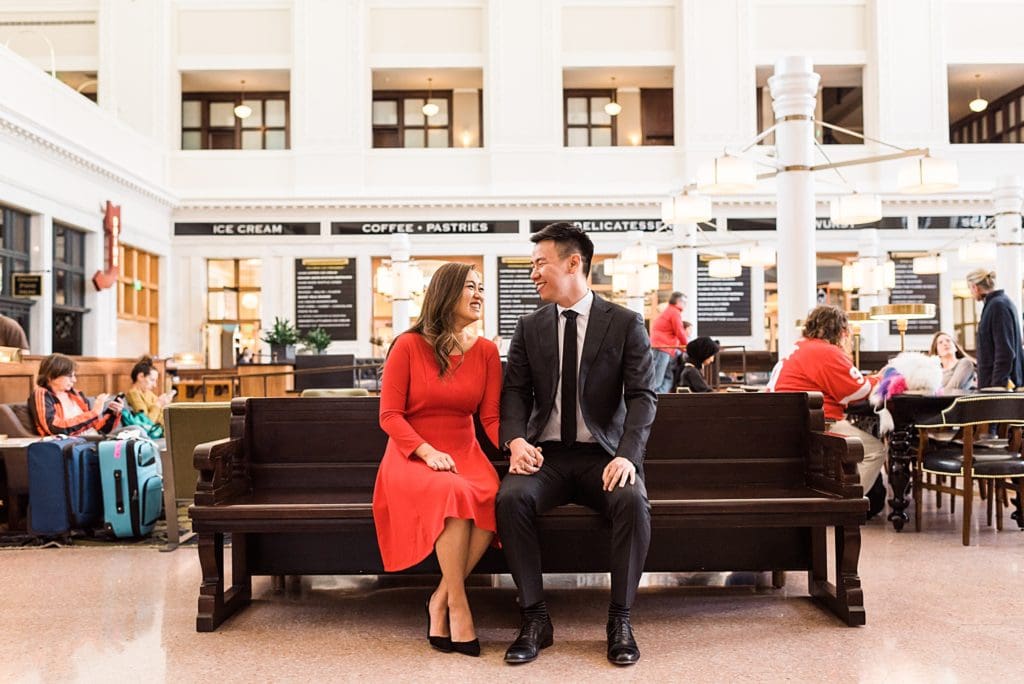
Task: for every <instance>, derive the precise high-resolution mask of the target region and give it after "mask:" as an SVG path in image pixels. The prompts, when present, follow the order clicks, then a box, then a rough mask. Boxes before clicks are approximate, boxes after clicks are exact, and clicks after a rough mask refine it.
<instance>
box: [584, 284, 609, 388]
mask: <svg viewBox="0 0 1024 684" xmlns="http://www.w3.org/2000/svg"><path fill="white" fill-rule="evenodd" d="M611 311H612V309H611V307H610V306H609V305H608V302H606V301H604V300H603V299H601V298H600V297H598V296H597V293H594V303H593V305H591V307H590V320H589V321H588V322H587V335H586V337H585V338H584V339H583V354H582V356H581V357H580V378H579V387H580V390H582V389H583V388H584V387H586V383H587V374H588V373H589V372H590V366H591V365H593V363H594V359H596V358H597V352H598V351H599V350H600V349H601V343H602V342H604V336H605V334H606V333H607V332H608V325H609V324H610V323H611V320H612V314H611Z"/></svg>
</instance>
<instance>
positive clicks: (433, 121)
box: [430, 98, 448, 126]
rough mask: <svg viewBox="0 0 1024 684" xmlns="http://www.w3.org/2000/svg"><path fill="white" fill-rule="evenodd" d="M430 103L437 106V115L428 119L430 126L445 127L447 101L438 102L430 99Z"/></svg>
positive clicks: (446, 121)
mask: <svg viewBox="0 0 1024 684" xmlns="http://www.w3.org/2000/svg"><path fill="white" fill-rule="evenodd" d="M430 102H432V103H433V104H436V105H437V114H435V115H434V116H432V117H430V125H431V126H447V125H448V100H439V99H437V98H431V99H430Z"/></svg>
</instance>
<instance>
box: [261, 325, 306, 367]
mask: <svg viewBox="0 0 1024 684" xmlns="http://www.w3.org/2000/svg"><path fill="white" fill-rule="evenodd" d="M263 341H264V342H266V343H267V344H269V345H270V359H271V361H273V362H274V363H295V344H296V343H297V342H298V341H299V331H298V329H297V328H296V327H295V326H294V325H292V323H291V321H289V320H288V319H287V318H278V317H277V316H275V317H274V325H273V327H272V328H271V329H270V330H268V331H267V333H266V334H265V335H264V336H263Z"/></svg>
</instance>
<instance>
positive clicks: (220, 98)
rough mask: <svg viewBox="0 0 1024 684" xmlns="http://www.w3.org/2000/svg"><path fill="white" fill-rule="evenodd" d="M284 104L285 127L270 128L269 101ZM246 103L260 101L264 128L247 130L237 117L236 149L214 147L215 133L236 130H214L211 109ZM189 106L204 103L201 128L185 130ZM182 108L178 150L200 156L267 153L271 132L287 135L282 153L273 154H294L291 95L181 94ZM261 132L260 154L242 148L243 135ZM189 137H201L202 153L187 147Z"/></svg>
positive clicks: (261, 92)
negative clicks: (217, 105) (227, 152)
mask: <svg viewBox="0 0 1024 684" xmlns="http://www.w3.org/2000/svg"><path fill="white" fill-rule="evenodd" d="M282 99H283V100H284V126H267V125H266V121H267V101H268V100H282ZM243 100H250V101H251V100H259V101H260V102H261V105H260V106H261V107H262V108H263V126H260V127H259V128H257V127H252V128H244V127H243V126H242V119H239V118H238V117H237V116H236V117H234V126H233V136H234V138H233V146H232V147H211V146H210V136H211V134H212V133H220V132H226V131H230V130H232V127H228V126H211V125H210V106H211V104H213V103H219V102H230V103H232V107H237V106H238V105H240V104H242V101H243ZM186 102H199V103H200V110H199V116H200V122H199V126H198V127H196V126H185V121H184V109H185V103H186ZM181 108H182V112H181V114H182V121H181V127H180V128H181V137H180V138H179V140H178V147H179V149H181V150H182V151H184V152H198V151H201V150H244V151H246V152H256V151H268V150H267V147H266V145H267V132H269V131H283V132H284V147H283V148H282V149H276V148H275V149H271V150H269V151H271V152H280V151H282V150H290V149H291V146H292V136H291V122H292V116H291V91H287V90H282V91H271V90H265V91H255V92H246V93H245V94H244V96H243V94H242V93H224V92H219V93H182V94H181ZM256 130H258V131H260V132H261V134H262V136H261V138H262V144H263V146H262V147H261V148H259V150H254V149H246V148H243V147H242V132H243V131H256ZM186 133H199V142H200V147H199V148H198V149H191V148H186V147H185V134H186Z"/></svg>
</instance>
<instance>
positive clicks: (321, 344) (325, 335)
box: [302, 327, 331, 354]
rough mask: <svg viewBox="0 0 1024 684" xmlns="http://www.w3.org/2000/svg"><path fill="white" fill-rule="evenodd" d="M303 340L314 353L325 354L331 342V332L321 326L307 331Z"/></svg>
mask: <svg viewBox="0 0 1024 684" xmlns="http://www.w3.org/2000/svg"><path fill="white" fill-rule="evenodd" d="M302 342H303V344H305V345H306V347H308V348H309V349H312V350H313V353H314V354H323V353H324V351H325V350H326V349H327V347H329V346H330V344H331V334H330V333H329V332H327V331H326V330H324V329H323V328H321V327H316V328H313V329H312V330H310V331H309V332H308V333H306V335H305V337H303V338H302Z"/></svg>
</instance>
